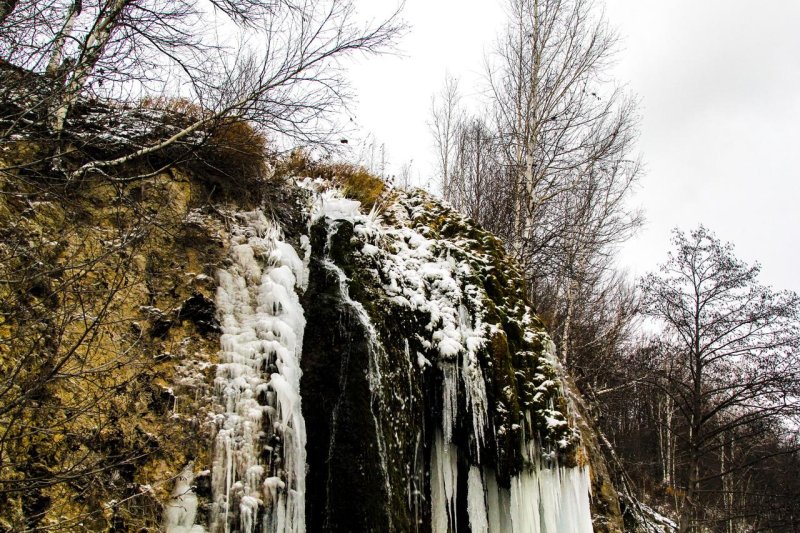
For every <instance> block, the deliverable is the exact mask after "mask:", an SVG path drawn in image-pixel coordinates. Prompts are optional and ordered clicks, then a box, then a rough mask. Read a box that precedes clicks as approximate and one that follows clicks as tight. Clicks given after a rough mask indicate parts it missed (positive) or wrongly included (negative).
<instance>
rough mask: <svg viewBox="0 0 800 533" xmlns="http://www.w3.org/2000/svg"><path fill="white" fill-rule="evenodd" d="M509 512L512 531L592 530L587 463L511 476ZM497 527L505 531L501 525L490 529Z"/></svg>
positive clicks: (556, 532)
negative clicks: (579, 465)
mask: <svg viewBox="0 0 800 533" xmlns="http://www.w3.org/2000/svg"><path fill="white" fill-rule="evenodd" d="M490 505H491V504H490ZM500 509H501V512H500V515H501V516H502V514H503V511H502V509H503V505H502V504H500ZM509 514H510V516H511V526H512V527H511V531H513V533H561V532H570V533H591V532H592V531H593V528H592V517H591V511H590V505H589V469H588V467H576V468H542V469H540V470H539V469H528V470H525V471H523V472H521V473H520V474H519V475H518V476H515V477H513V478H512V479H511V501H510V507H509ZM491 515H493V511H491V509H490V516H491ZM491 520H493V519H492V518H491V517H490V523H492V522H491ZM495 527H500V530H502V531H505V529H503V527H504V526H502V525H492V526H491V527H490V531H492V532H494V528H495Z"/></svg>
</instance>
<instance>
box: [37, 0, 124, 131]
mask: <svg viewBox="0 0 800 533" xmlns="http://www.w3.org/2000/svg"><path fill="white" fill-rule="evenodd" d="M131 1H132V0H113V1H112V2H111V3H110V4H109V5H107V6H105V9H104V10H103V11H102V12H101V13H100V15H99V17H98V20H97V22H96V23H95V25H94V26H93V27H92V30H91V31H90V32H89V34H88V35H87V36H86V39H85V41H84V42H83V43H82V46H81V52H80V57H79V59H78V61H77V63H76V65H75V66H74V68H73V70H72V72H69V73H60V75H61V76H63V78H62V81H61V85H62V86H61V87H60V89H61V91H60V93H61V94H60V95H59V97H58V98H56V101H55V104H54V105H53V108H52V111H51V113H50V114H49V115H50V128H51V130H52V131H53V133H55V134H60V133H61V132H62V131H63V129H64V124H65V122H66V119H67V116H68V115H69V112H70V109H72V106H73V105H74V104H75V102H76V101H77V99H78V95H79V94H80V92H81V90H82V89H83V88H84V87H85V86H86V82H87V81H88V80H89V77H90V76H91V74H92V72H93V71H94V68H95V66H96V65H97V62H98V61H99V60H100V57H101V56H102V54H103V50H105V47H106V45H108V41H109V40H110V39H111V34H112V33H113V31H114V28H115V27H116V26H117V23H118V21H119V17H120V15H121V14H122V11H123V10H124V9H125V7H126V6H127V5H128V4H129V3H131ZM80 8H81V2H80V0H77V1H76V2H75V3H74V4H73V9H72V10H71V12H70V14H69V15H68V19H67V22H66V23H65V24H64V28H63V30H62V34H63V38H64V40H66V38H67V37H68V36H69V33H71V32H72V26H73V25H74V19H75V18H76V17H77V15H78V14H80ZM60 37H61V36H60ZM63 48H64V45H63V43H62V44H61V45H60V46H59V47H58V48H57V49H56V50H54V51H53V57H51V59H50V63H49V64H48V71H49V70H50V68H51V64H52V63H54V60H57V62H58V64H56V65H55V66H54V68H56V69H59V68H60V65H61V63H63V61H62V56H63Z"/></svg>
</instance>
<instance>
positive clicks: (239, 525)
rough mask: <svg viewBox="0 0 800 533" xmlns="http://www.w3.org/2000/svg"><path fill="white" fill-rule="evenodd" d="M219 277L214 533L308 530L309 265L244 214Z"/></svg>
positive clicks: (273, 231) (263, 222)
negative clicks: (303, 395)
mask: <svg viewBox="0 0 800 533" xmlns="http://www.w3.org/2000/svg"><path fill="white" fill-rule="evenodd" d="M237 217H238V219H239V222H240V224H238V225H235V226H234V227H233V229H232V232H231V241H232V242H231V259H232V261H231V263H232V264H231V266H230V267H229V268H227V269H225V270H220V271H219V273H218V278H219V288H218V289H217V296H216V303H217V308H218V312H219V316H220V321H221V324H222V337H221V344H222V352H221V355H220V359H221V362H220V364H219V365H218V367H217V377H216V379H215V389H216V393H217V403H218V411H217V415H216V424H217V428H218V431H217V435H216V438H215V441H214V457H213V468H212V494H213V509H212V518H211V529H212V531H225V532H229V531H239V532H242V533H254V532H255V531H256V530H258V531H262V532H265V533H267V532H268V533H272V532H281V533H283V532H302V531H305V505H304V493H305V465H306V459H305V444H306V430H305V423H304V420H303V416H302V413H301V410H300V355H301V351H302V342H303V330H304V328H305V319H304V316H303V309H302V307H301V305H300V301H299V298H298V296H297V294H296V292H295V287H296V286H297V287H302V286H303V285H304V284H305V282H306V271H305V268H304V265H303V261H302V260H301V259H300V258H299V257H298V255H297V253H296V252H295V251H294V249H293V248H292V247H291V246H290V245H289V244H287V243H286V242H284V241H283V238H282V235H281V231H280V229H279V228H278V227H277V226H276V225H275V224H274V223H272V222H271V221H268V220H267V219H266V218H265V217H264V214H263V213H262V212H261V211H253V212H246V213H239V214H238V215H237Z"/></svg>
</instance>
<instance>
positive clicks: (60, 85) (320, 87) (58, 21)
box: [0, 0, 401, 178]
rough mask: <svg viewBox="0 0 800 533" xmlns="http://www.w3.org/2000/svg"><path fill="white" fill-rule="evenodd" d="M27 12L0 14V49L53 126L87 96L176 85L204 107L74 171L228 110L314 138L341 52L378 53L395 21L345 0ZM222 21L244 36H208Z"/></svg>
mask: <svg viewBox="0 0 800 533" xmlns="http://www.w3.org/2000/svg"><path fill="white" fill-rule="evenodd" d="M31 10H35V11H36V13H37V17H38V18H37V17H32V18H31V17H29V18H27V19H23V18H21V19H20V21H19V23H18V24H17V23H16V22H15V21H13V20H11V19H13V18H14V16H16V15H19V16H20V17H22V16H23V14H24V12H26V10H25V9H17V10H15V11H14V12H13V13H12V14H11V17H10V18H8V19H7V20H6V22H5V26H7V27H8V28H9V29H11V30H14V31H10V32H9V31H4V32H3V35H4V36H5V38H4V39H3V40H0V53H2V56H3V57H4V58H5V59H6V60H7V61H9V62H11V63H14V64H17V65H18V66H21V67H24V68H26V69H29V70H32V71H34V72H41V73H42V74H43V75H44V76H45V77H46V78H47V80H48V84H49V86H50V91H49V94H48V98H47V99H46V102H45V104H44V105H43V107H45V108H46V122H47V124H48V125H49V127H50V130H51V131H52V132H53V133H55V134H56V135H59V136H61V135H62V132H63V130H64V128H65V125H66V124H67V123H68V122H69V120H70V118H71V116H72V115H73V114H74V107H75V104H76V102H77V101H78V99H79V98H82V97H86V96H95V97H113V98H115V99H117V100H118V99H119V98H122V97H126V96H127V95H139V96H143V95H148V94H153V93H154V92H155V94H157V95H159V94H162V93H163V92H164V91H169V90H170V89H171V88H174V87H180V90H179V92H178V93H177V94H176V96H181V97H183V98H187V99H188V100H189V101H191V102H192V103H194V104H196V105H197V106H199V107H200V108H202V109H204V110H205V111H206V112H204V113H202V114H201V115H200V116H198V117H197V119H196V120H194V121H192V122H191V123H189V124H186V125H184V127H182V128H180V129H179V130H178V131H175V132H173V133H172V134H171V135H167V136H166V137H165V138H161V139H159V140H158V142H152V143H149V144H147V145H145V146H137V147H135V148H133V149H130V150H128V151H126V152H125V153H122V154H118V155H117V157H112V158H108V159H96V158H93V159H92V160H90V161H88V162H83V163H81V164H79V165H77V168H71V169H69V170H68V175H69V176H70V177H73V178H74V177H78V176H81V175H83V174H84V173H86V172H109V171H110V170H112V169H113V168H114V167H117V166H119V165H121V164H124V163H127V162H129V161H132V160H134V159H139V158H142V157H144V156H147V155H149V154H153V153H156V152H159V151H161V150H163V149H164V148H166V147H168V146H171V145H173V144H175V143H178V142H181V141H184V140H186V139H188V138H191V136H193V135H196V134H198V133H202V132H205V131H207V130H208V129H209V128H211V127H213V126H215V125H216V124H218V123H219V122H220V121H224V120H226V119H230V118H235V119H239V120H250V121H253V122H255V123H257V124H259V125H260V126H261V127H262V128H263V130H265V131H268V132H271V133H274V134H275V135H276V136H283V137H288V138H291V139H295V140H297V139H301V140H304V141H317V140H320V139H321V138H323V137H324V135H325V134H326V133H328V132H330V130H331V127H332V122H331V120H332V118H331V117H332V112H333V111H335V110H336V109H337V108H338V106H339V105H340V104H342V103H343V102H344V101H345V100H346V99H347V98H348V96H349V91H348V89H347V84H346V80H345V78H344V75H343V71H342V64H341V60H342V59H343V58H344V57H346V56H348V55H350V54H353V53H359V52H360V53H374V52H378V51H380V50H383V49H385V47H387V46H389V45H391V44H392V43H393V42H394V40H395V38H396V37H397V36H398V34H399V32H400V30H401V25H400V24H399V23H398V22H397V18H396V16H397V13H394V14H392V15H391V16H390V17H389V18H388V19H386V20H385V21H383V22H380V23H377V24H372V25H370V24H367V25H364V24H360V23H358V21H357V17H356V14H355V9H354V5H353V3H352V2H350V1H345V2H340V1H325V2H311V1H309V0H276V1H275V2H268V3H264V2H256V1H252V0H224V1H223V0H217V1H208V2H203V1H202V0H180V1H178V2H165V1H163V0H145V1H133V0H104V1H102V2H97V3H94V2H93V3H91V5H88V4H87V3H84V2H82V1H80V0H74V1H71V2H64V1H60V0H53V1H52V2H50V3H49V4H47V5H45V6H44V7H36V6H34V7H31V6H28V9H27V11H31ZM25 21H27V22H28V24H27V25H26V24H25ZM42 21H44V22H42ZM15 24H16V25H15ZM226 24H227V26H231V25H232V24H236V25H237V27H238V28H239V30H238V32H239V33H238V35H239V36H240V42H238V43H231V42H224V41H215V40H214V35H215V34H214V29H219V30H220V31H223V30H225V28H226ZM209 28H210V29H209ZM228 33H229V32H228ZM247 43H252V45H247Z"/></svg>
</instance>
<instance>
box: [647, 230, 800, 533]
mask: <svg viewBox="0 0 800 533" xmlns="http://www.w3.org/2000/svg"><path fill="white" fill-rule="evenodd" d="M673 246H674V248H673V251H672V252H671V253H670V255H669V260H668V261H667V262H666V263H665V264H664V265H663V266H662V267H661V272H660V274H650V275H648V276H647V277H645V278H644V279H643V280H642V283H641V287H642V291H643V294H644V296H643V298H644V301H643V305H644V312H645V313H646V314H647V315H648V316H651V317H653V318H655V319H657V320H658V321H659V322H660V323H661V324H663V326H664V331H665V335H666V336H667V338H668V339H670V342H671V344H672V346H673V348H672V349H671V350H670V351H669V352H668V356H669V357H670V358H671V364H670V365H668V366H664V367H663V369H666V370H668V371H667V372H665V373H663V374H662V375H661V379H662V387H661V388H662V389H663V390H664V391H667V393H668V394H669V395H670V397H671V399H672V400H673V401H674V403H675V405H676V407H677V409H678V412H679V413H680V416H681V417H683V419H684V422H685V426H686V428H687V431H686V433H685V434H683V435H680V437H681V438H682V439H685V446H686V449H687V465H686V469H685V471H684V475H685V479H684V480H683V481H684V486H685V497H684V501H683V502H681V503H682V509H681V524H680V526H681V530H682V531H688V530H691V529H694V528H696V527H699V525H700V524H701V522H702V520H703V516H702V513H701V512H700V506H699V503H700V501H701V498H703V496H704V493H706V492H708V491H709V488H710V485H709V484H710V482H712V481H715V480H716V481H719V480H722V487H721V488H720V490H723V491H724V490H728V491H729V493H730V491H733V485H732V484H731V480H730V478H728V476H729V475H730V474H732V473H734V472H736V471H737V470H740V469H742V468H745V467H747V466H752V465H753V464H755V463H757V462H758V461H759V460H762V459H764V457H762V456H761V453H760V452H759V451H758V444H759V443H760V442H762V441H763V438H764V436H765V435H775V434H780V433H781V431H780V428H781V427H782V426H784V422H785V420H787V418H786V417H788V416H790V415H794V416H796V415H797V413H798V412H800V400H799V398H800V357H798V353H797V348H798V346H800V322H798V319H800V298H798V296H797V295H796V294H795V293H792V292H788V291H783V292H774V291H772V290H771V289H769V288H767V287H764V286H761V285H759V284H758V282H757V276H758V273H759V267H758V265H747V264H745V263H743V262H742V261H740V260H739V259H737V258H736V257H735V256H734V255H733V248H732V246H731V245H730V244H723V243H721V242H720V241H719V240H718V239H717V238H716V237H715V236H714V235H713V234H712V233H711V232H710V231H708V230H707V229H705V228H703V227H702V226H701V227H700V228H698V229H696V230H694V231H692V232H691V233H690V234H689V235H688V236H687V235H686V234H684V233H682V232H680V231H678V230H675V232H674V234H673ZM776 432H777V433H776ZM734 440H735V441H736V442H737V443H739V444H737V446H740V447H741V446H742V444H741V443H742V442H746V443H747V444H746V445H744V446H745V447H747V448H749V454H748V459H747V461H745V462H737V461H734V460H733V459H732V454H733V448H732V447H733V442H734ZM754 445H755V446H754ZM787 451H788V452H791V451H792V448H786V449H784V450H783V452H782V453H786V452H787ZM770 455H771V454H770V453H767V454H766V456H767V457H769V456H770ZM710 457H713V458H715V460H714V461H713V463H712V464H714V465H715V466H714V467H713V468H711V467H709V458H710ZM751 490H752V489H751Z"/></svg>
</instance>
